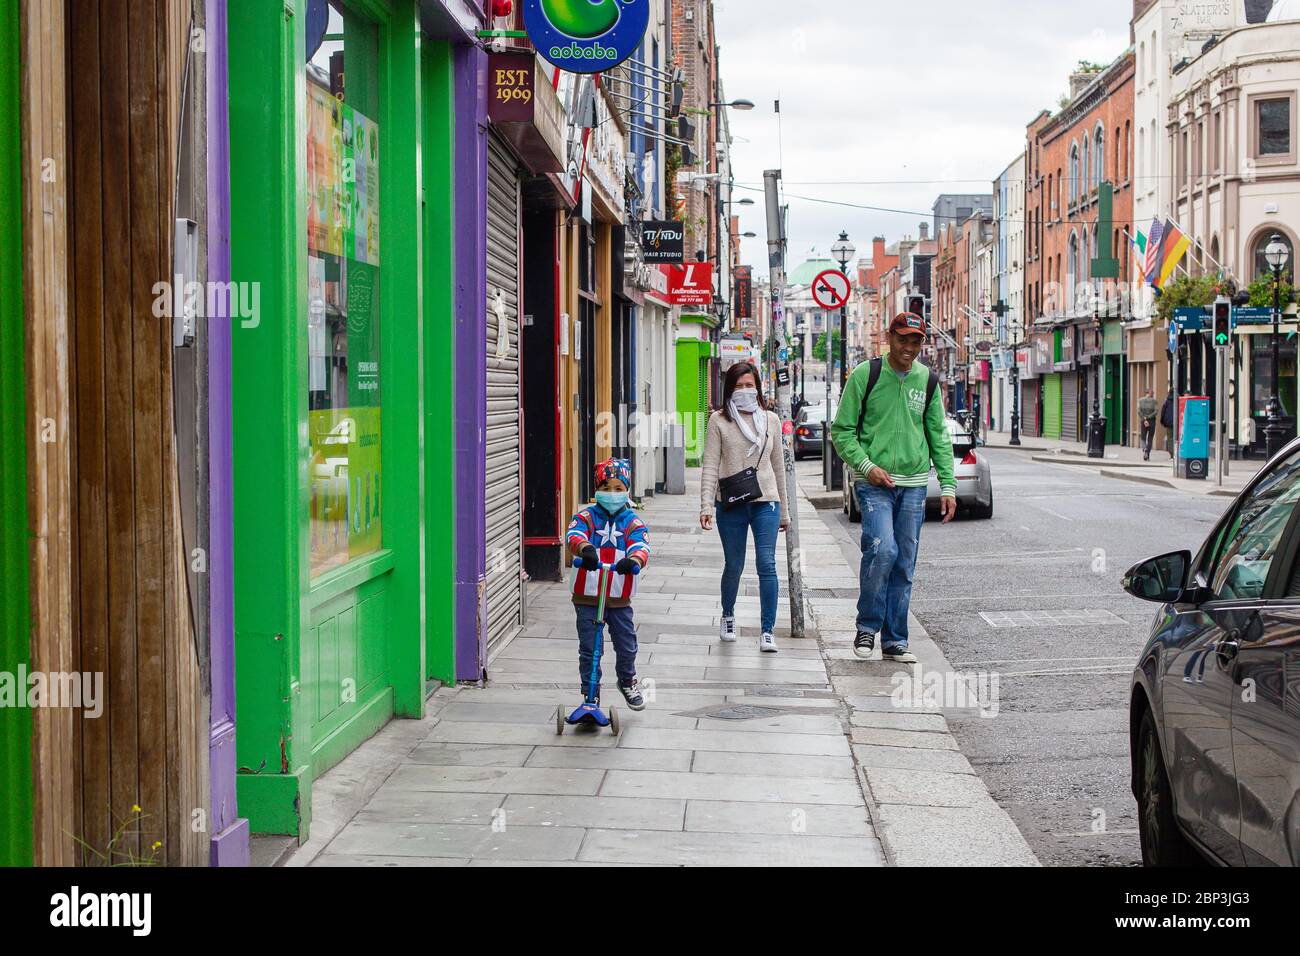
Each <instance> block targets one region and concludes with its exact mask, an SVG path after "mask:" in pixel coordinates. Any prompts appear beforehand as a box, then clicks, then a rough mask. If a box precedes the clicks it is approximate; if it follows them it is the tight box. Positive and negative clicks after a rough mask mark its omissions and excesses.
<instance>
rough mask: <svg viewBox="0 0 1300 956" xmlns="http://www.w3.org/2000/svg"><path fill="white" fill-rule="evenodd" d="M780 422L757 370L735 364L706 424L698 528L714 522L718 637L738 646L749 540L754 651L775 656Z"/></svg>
mask: <svg viewBox="0 0 1300 956" xmlns="http://www.w3.org/2000/svg"><path fill="white" fill-rule="evenodd" d="M782 456H783V450H782V442H781V420H780V419H779V418H778V417H777V416H776V414H775V413H774V412H770V411H768V410H767V405H766V404H765V403H764V401H763V386H762V382H761V380H760V378H759V374H758V369H757V368H755V367H754V366H753V365H750V364H749V363H748V362H740V363H737V364H736V365H733V366H731V368H730V369H728V370H727V375H726V378H725V379H724V381H723V385H722V407H721V408H720V409H719V410H718V411H715V412H714V413H713V415H712V416H711V417H710V418H709V427H708V432H707V436H706V438H705V442H704V473H703V475H702V476H701V484H700V527H701V528H703V529H704V530H705V531H708V530H709V529H710V528H712V527H713V522H714V520H715V519H716V521H717V523H718V535H719V536H720V537H721V538H722V551H723V555H724V556H725V558H726V566H725V567H724V569H723V572H722V625H721V627H720V629H719V635H718V636H719V637H720V638H721V639H722V640H723V641H726V642H728V643H730V642H732V641H734V640H735V639H736V595H737V593H738V592H739V591H740V576H741V574H742V573H743V572H744V570H745V549H746V548H747V547H748V543H749V541H748V539H749V532H750V530H751V529H752V530H753V532H754V556H755V558H756V563H757V564H758V585H759V604H760V608H761V624H762V626H761V635H760V637H759V639H758V646H759V649H760V650H762V651H766V652H767V653H769V654H775V653H776V638H775V637H773V636H772V631H773V630H774V629H775V627H776V605H777V599H778V595H779V589H780V586H779V584H778V583H777V578H776V537H777V533H778V532H780V531H784V530H785V529H786V526H787V525H788V524H789V523H790V519H789V517H788V516H789V513H790V512H789V508H788V506H787V504H786V487H785V463H784V460H783V457H782Z"/></svg>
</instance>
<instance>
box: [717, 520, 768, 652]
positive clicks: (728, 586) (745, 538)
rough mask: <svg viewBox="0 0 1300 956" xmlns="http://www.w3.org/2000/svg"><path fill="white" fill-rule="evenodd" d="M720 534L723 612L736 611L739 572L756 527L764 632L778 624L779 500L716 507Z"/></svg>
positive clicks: (742, 568) (755, 546)
mask: <svg viewBox="0 0 1300 956" xmlns="http://www.w3.org/2000/svg"><path fill="white" fill-rule="evenodd" d="M716 517H717V522H718V535H719V537H721V538H722V553H723V555H724V556H725V558H726V565H725V567H724V568H723V570H722V613H723V615H725V616H726V617H734V616H735V614H736V595H737V594H738V593H739V592H740V576H741V575H742V574H743V573H744V572H745V549H746V547H747V546H748V543H749V531H750V529H751V528H752V529H753V530H754V556H755V558H756V559H757V561H756V563H757V565H758V595H759V605H760V607H761V618H762V625H763V633H764V634H767V633H770V632H771V631H772V630H773V628H775V627H776V605H777V600H778V598H779V596H780V590H781V585H780V584H779V583H778V581H777V579H776V537H777V534H778V533H779V532H780V529H781V503H780V502H779V501H753V502H750V503H749V504H745V505H736V506H735V507H734V508H723V507H722V506H721V505H718V506H717V508H716Z"/></svg>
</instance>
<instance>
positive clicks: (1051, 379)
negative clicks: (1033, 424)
mask: <svg viewBox="0 0 1300 956" xmlns="http://www.w3.org/2000/svg"><path fill="white" fill-rule="evenodd" d="M1042 416H1043V437H1044V438H1060V437H1061V374H1060V373H1059V372H1052V373H1050V374H1048V375H1044V376H1043V411H1042Z"/></svg>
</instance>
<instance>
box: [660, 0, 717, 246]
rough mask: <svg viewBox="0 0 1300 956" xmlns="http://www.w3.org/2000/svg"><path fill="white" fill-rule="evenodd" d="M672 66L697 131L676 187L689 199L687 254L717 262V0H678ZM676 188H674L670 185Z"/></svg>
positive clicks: (684, 211) (674, 13)
mask: <svg viewBox="0 0 1300 956" xmlns="http://www.w3.org/2000/svg"><path fill="white" fill-rule="evenodd" d="M671 8H672V65H673V66H674V67H678V68H680V69H681V70H682V73H683V75H684V78H685V84H686V90H685V97H684V98H683V100H682V113H683V115H684V116H685V117H686V118H687V120H688V121H689V122H690V123H691V125H692V126H693V127H694V133H695V135H694V137H693V144H692V146H691V153H692V154H693V156H692V157H691V158H693V159H694V160H695V162H694V163H693V164H691V165H686V164H683V166H682V172H681V174H680V179H681V180H682V181H680V182H678V183H677V184H676V187H677V195H678V196H681V197H685V201H684V203H683V207H684V208H683V209H682V218H683V219H684V220H685V223H686V256H687V258H688V259H691V258H695V256H696V254H697V253H700V252H702V253H704V258H705V259H713V260H714V261H716V257H717V253H718V242H717V230H716V229H715V228H714V220H715V216H716V205H717V202H716V199H717V195H718V189H719V186H718V183H717V182H716V181H715V180H712V179H706V178H704V177H705V176H707V175H709V174H716V173H717V172H718V149H717V144H718V139H719V133H720V129H719V124H720V122H721V119H720V113H721V110H716V109H710V104H711V103H716V102H718V100H717V98H716V97H715V95H714V93H715V91H716V90H717V87H718V60H717V55H716V53H717V45H716V39H715V34H714V23H713V2H712V0H673V3H672V4H671ZM669 185H670V186H671V185H673V184H669Z"/></svg>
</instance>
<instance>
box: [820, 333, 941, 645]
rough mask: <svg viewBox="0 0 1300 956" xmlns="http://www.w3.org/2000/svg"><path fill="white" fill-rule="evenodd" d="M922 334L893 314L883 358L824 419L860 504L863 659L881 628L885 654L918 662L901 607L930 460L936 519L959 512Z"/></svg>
mask: <svg viewBox="0 0 1300 956" xmlns="http://www.w3.org/2000/svg"><path fill="white" fill-rule="evenodd" d="M927 332H928V329H927V328H926V324H925V319H923V318H922V317H921V316H919V315H915V314H913V313H911V312H902V313H900V314H899V315H897V316H895V318H894V320H893V321H892V322H891V323H890V324H889V355H888V356H887V357H886V358H885V359H875V360H874V361H871V362H864V363H863V364H861V365H859V366H858V367H857V368H856V369H854V370H853V374H852V375H850V376H849V381H848V384H847V385H846V386H845V388H844V395H843V396H842V398H841V400H840V408H839V411H838V412H837V413H836V415H835V421H834V423H833V424H832V425H831V441H832V442H833V443H834V445H835V450H836V451H837V452H839V454H840V458H842V459H843V461H844V467H845V469H846V472H845V480H846V481H848V480H850V479H851V478H853V477H856V479H857V480H856V481H855V482H854V485H853V490H854V493H855V494H856V495H857V497H858V506H859V508H860V509H861V511H862V565H861V570H860V571H859V573H858V580H859V587H858V621H857V637H856V639H855V640H854V642H853V652H854V654H856V655H857V656H858V657H860V658H863V659H866V658H869V657H871V653H872V651H873V650H874V649H875V646H876V634H877V633H879V634H880V635H881V653H882V654H883V655H884V658H885V660H890V661H901V662H904V663H914V662H915V661H916V657H915V656H914V655H913V654H912V653H911V652H910V651H908V649H907V611H908V605H909V604H910V603H911V599H912V573H913V571H914V570H915V568H916V550H917V545H918V542H919V541H920V537H921V525H922V524H923V523H924V521H925V489H926V485H927V484H929V480H930V463H931V462H933V463H934V469H935V471H936V472H937V473H938V475H939V487H940V489H941V490H942V492H943V502H942V505H943V521H944V523H945V524H947V523H948V522H949V521H951V520H952V519H953V516H954V515H956V514H957V481H956V479H955V478H954V477H953V458H952V441H951V439H950V438H949V435H948V429H947V426H946V425H945V424H944V410H943V398H942V397H941V396H940V395H939V392H938V388H937V386H938V377H937V376H936V375H935V374H934V373H933V372H931V371H930V369H928V368H927V367H926V366H924V365H922V364H921V363H920V362H918V361H916V357H917V356H918V355H920V353H921V346H922V345H923V344H924V342H925V337H926V334H927Z"/></svg>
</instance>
